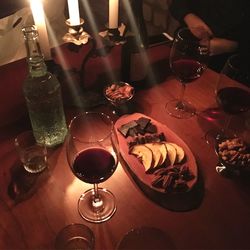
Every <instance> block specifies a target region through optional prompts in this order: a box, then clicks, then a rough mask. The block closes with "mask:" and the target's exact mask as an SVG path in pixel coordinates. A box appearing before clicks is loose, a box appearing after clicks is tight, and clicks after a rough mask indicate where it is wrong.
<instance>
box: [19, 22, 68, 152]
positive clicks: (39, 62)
mask: <svg viewBox="0 0 250 250" xmlns="http://www.w3.org/2000/svg"><path fill="white" fill-rule="evenodd" d="M22 31H23V34H24V40H25V45H26V49H27V62H28V66H29V74H28V77H27V78H26V80H25V82H24V84H23V93H24V96H25V100H26V104H27V107H28V111H29V117H30V121H31V125H32V129H33V132H34V135H35V138H36V140H37V141H38V142H39V141H40V139H41V138H45V144H46V145H47V146H48V147H53V146H56V145H58V144H61V143H62V142H63V141H64V139H65V136H66V133H67V126H66V122H65V115H64V109H63V102H62V96H61V86H60V83H59V82H58V80H57V79H56V77H55V76H54V75H53V74H51V73H50V72H48V71H47V67H46V64H45V62H44V58H43V55H42V53H41V49H40V46H39V40H38V32H37V29H36V26H27V27H24V28H23V29H22Z"/></svg>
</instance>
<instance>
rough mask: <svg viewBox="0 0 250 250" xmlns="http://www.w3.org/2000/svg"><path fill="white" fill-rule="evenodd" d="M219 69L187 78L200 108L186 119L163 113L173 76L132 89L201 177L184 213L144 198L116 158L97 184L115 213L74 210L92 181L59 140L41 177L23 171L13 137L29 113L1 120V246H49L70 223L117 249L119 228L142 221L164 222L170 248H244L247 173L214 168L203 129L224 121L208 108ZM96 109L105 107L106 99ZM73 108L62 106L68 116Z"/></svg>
mask: <svg viewBox="0 0 250 250" xmlns="http://www.w3.org/2000/svg"><path fill="white" fill-rule="evenodd" d="M217 76H218V75H217V74H216V73H215V72H213V71H211V70H207V71H206V72H205V73H204V75H203V76H202V77H201V79H199V80H197V81H196V82H194V83H192V84H190V85H188V87H187V91H186V98H187V99H189V100H190V101H191V102H192V103H193V104H194V105H195V106H196V108H197V110H198V114H197V115H196V116H194V117H192V118H190V119H186V120H180V119H175V118H172V117H170V116H169V115H168V114H167V113H166V110H165V103H166V102H167V101H168V100H170V99H172V98H175V97H177V96H178V93H179V90H180V86H179V83H178V82H177V81H176V80H175V79H174V78H173V77H172V76H171V75H167V76H165V78H164V80H163V81H161V82H158V83H155V84H154V85H152V86H148V87H145V88H141V87H139V88H138V90H137V92H136V98H135V100H136V111H137V112H141V113H144V114H146V115H148V116H150V117H152V118H153V119H155V120H158V121H159V122H161V123H164V124H165V125H166V126H168V127H169V128H170V129H171V130H172V131H174V132H175V133H176V134H177V135H178V136H179V137H181V138H182V139H183V140H184V141H185V142H186V144H187V145H188V146H189V147H190V149H191V150H192V152H193V154H194V156H195V157H196V160H197V165H198V168H199V175H200V180H201V185H200V190H199V191H200V193H199V194H200V196H199V199H200V200H199V202H197V203H196V205H195V206H193V207H192V206H191V207H190V209H188V211H185V212H183V211H182V212H181V211H179V212H178V211H174V210H175V209H173V208H174V207H173V208H172V209H167V208H163V207H161V206H160V205H158V204H157V203H155V202H153V201H152V200H150V199H149V198H147V197H146V196H145V195H144V194H143V192H142V191H141V190H140V189H139V188H138V187H137V185H136V184H135V183H134V182H133V180H132V179H131V177H130V176H128V174H127V171H125V170H124V168H123V166H122V165H121V164H119V166H118V168H117V170H116V171H115V173H114V175H113V176H112V177H111V178H110V179H109V180H107V181H106V182H104V183H102V184H101V185H100V186H102V187H106V188H108V189H109V190H111V191H112V192H113V194H114V195H115V197H116V199H117V211H116V213H115V215H114V216H113V217H112V218H111V219H110V220H109V221H107V222H105V223H101V224H92V223H88V222H86V221H84V220H83V219H82V218H81V217H80V215H79V214H78V211H77V201H78V198H79V196H80V195H81V193H82V192H83V191H84V190H86V189H88V188H90V187H91V185H88V184H85V183H83V182H81V181H80V180H78V179H77V178H76V177H74V175H73V174H72V172H71V171H70V168H69V166H68V163H67V159H66V154H65V145H62V146H60V147H58V148H56V149H54V150H53V151H51V152H50V156H49V165H50V167H49V169H48V170H47V171H45V172H43V173H42V174H41V175H40V176H39V177H37V176H34V175H32V176H29V175H27V174H25V172H23V171H22V170H20V168H18V166H19V163H18V161H17V158H18V157H17V153H16V151H15V148H14V145H13V140H14V138H15V136H16V135H17V134H18V133H19V132H21V131H22V130H24V129H27V128H28V120H27V117H26V118H25V117H22V118H20V119H18V120H17V121H15V122H13V123H11V124H9V125H8V126H4V127H2V128H1V130H0V162H1V164H0V183H1V184H0V199H1V200H0V218H1V220H0V249H51V248H53V247H54V240H55V237H56V235H57V233H58V232H59V230H60V229H62V228H63V227H64V226H66V225H68V224H70V223H83V224H85V225H87V226H89V227H90V228H91V229H92V230H93V232H94V235H95V240H96V244H95V247H96V249H115V247H116V246H117V244H118V242H119V241H120V240H121V239H122V237H123V236H124V234H126V233H127V232H128V231H130V230H131V229H133V228H138V227H141V226H151V227H156V228H159V229H162V230H163V231H164V232H165V233H166V237H167V238H168V242H169V245H168V246H166V248H168V249H175V248H176V249H220V248H221V249H249V248H250V242H249V232H250V185H249V180H246V179H244V178H243V179H239V178H234V179H230V178H225V177H222V176H220V175H219V174H217V173H216V171H215V166H216V164H217V157H216V155H215V152H214V149H213V148H212V147H211V145H208V144H207V143H206V142H205V140H204V134H205V132H206V131H207V130H209V129H211V128H213V127H214V126H218V127H220V126H222V120H221V119H219V120H216V123H214V122H213V120H211V119H212V118H211V115H212V114H213V115H215V114H216V113H215V109H213V108H215V107H216V104H215V98H214V89H215V84H216V79H217ZM98 110H102V111H105V112H106V111H107V112H110V110H108V108H107V107H105V106H101V107H98ZM74 112H75V110H73V112H72V110H70V109H68V110H67V116H68V120H69V119H70V117H72V113H74ZM217 118H221V117H217ZM245 118H246V117H241V119H238V120H237V122H236V123H235V126H236V127H238V129H241V131H242V133H243V134H244V135H245V136H248V135H249V129H248V130H247V129H246V128H245V127H244V126H243V125H244V119H245ZM218 121H219V122H218ZM240 121H241V122H240ZM242 124H243V125H242ZM21 187H22V189H21V190H20V188H21ZM13 188H14V190H16V192H14V193H13ZM18 190H19V194H18V192H17V191H18ZM13 198H15V199H13ZM177 199H178V198H177ZM189 199H195V197H193V198H192V197H191V198H190V197H189ZM189 201H190V200H188V199H187V200H185V197H183V200H179V201H178V202H177V203H176V204H177V205H176V207H175V208H176V210H178V209H180V210H181V206H184V207H185V206H186V205H187V204H185V202H189ZM191 202H192V200H191ZM178 206H179V207H178Z"/></svg>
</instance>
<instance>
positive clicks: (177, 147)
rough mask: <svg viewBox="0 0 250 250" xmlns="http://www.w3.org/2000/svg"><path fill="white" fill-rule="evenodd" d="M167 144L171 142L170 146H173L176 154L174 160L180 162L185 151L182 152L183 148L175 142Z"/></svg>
mask: <svg viewBox="0 0 250 250" xmlns="http://www.w3.org/2000/svg"><path fill="white" fill-rule="evenodd" d="M169 144H171V145H172V146H174V147H175V149H176V154H177V156H176V162H177V163H180V162H181V161H182V160H183V159H184V157H185V152H184V150H183V148H182V147H181V146H179V145H177V144H175V143H172V142H170V143H169Z"/></svg>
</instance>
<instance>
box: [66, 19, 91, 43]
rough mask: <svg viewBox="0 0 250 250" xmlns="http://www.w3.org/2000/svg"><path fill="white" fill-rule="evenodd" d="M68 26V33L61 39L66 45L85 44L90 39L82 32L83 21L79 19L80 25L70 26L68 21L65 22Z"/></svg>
mask: <svg viewBox="0 0 250 250" xmlns="http://www.w3.org/2000/svg"><path fill="white" fill-rule="evenodd" d="M65 23H66V25H67V26H68V33H66V34H65V35H64V37H63V40H64V41H65V42H67V43H74V44H75V45H81V44H86V43H87V42H88V40H89V38H90V35H89V34H88V33H87V32H85V31H84V30H83V24H84V20H83V19H82V18H80V23H79V24H77V25H74V24H73V25H72V24H71V23H70V19H67V20H66V21H65Z"/></svg>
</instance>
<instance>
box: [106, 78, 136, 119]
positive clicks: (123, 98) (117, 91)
mask: <svg viewBox="0 0 250 250" xmlns="http://www.w3.org/2000/svg"><path fill="white" fill-rule="evenodd" d="M134 94H135V90H134V87H132V86H131V85H130V84H129V83H126V82H113V83H111V84H109V85H107V86H106V87H105V88H104V96H105V98H106V99H107V100H108V101H109V103H111V104H112V105H113V106H114V108H115V111H114V113H120V114H126V113H130V112H132V106H133V105H132V99H133V97H134Z"/></svg>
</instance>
